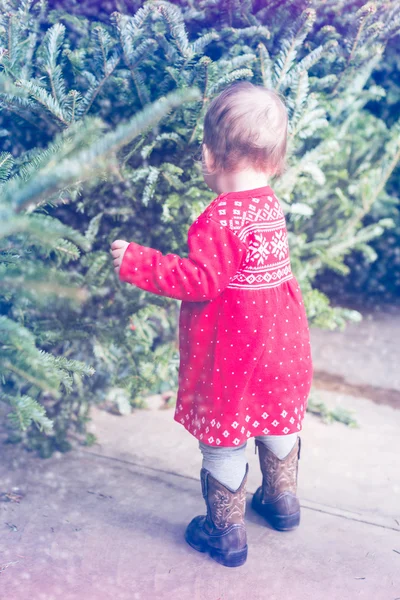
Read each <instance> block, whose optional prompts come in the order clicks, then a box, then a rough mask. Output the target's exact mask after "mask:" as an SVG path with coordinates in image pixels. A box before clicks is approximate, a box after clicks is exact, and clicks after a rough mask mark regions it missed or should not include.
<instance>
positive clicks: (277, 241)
mask: <svg viewBox="0 0 400 600" xmlns="http://www.w3.org/2000/svg"><path fill="white" fill-rule="evenodd" d="M271 252H272V254H273V255H274V256H275V257H276V258H278V259H279V260H282V259H283V258H285V256H286V254H287V252H288V243H287V235H286V233H285V231H284V230H283V229H281V230H280V231H275V233H274V236H273V238H272V240H271Z"/></svg>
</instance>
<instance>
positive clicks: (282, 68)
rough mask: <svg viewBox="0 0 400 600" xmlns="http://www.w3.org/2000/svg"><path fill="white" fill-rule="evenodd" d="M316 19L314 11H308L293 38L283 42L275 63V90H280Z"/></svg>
mask: <svg viewBox="0 0 400 600" xmlns="http://www.w3.org/2000/svg"><path fill="white" fill-rule="evenodd" d="M315 18H316V13H315V10H314V9H307V10H305V11H304V12H303V13H302V14H301V15H300V19H299V22H298V24H297V31H295V32H294V33H293V34H292V36H291V38H289V39H284V40H283V42H282V50H281V51H280V53H279V54H278V57H277V59H276V62H275V86H274V87H275V89H276V90H279V89H280V87H281V85H282V83H283V80H284V78H285V77H286V74H287V73H288V72H289V70H290V68H291V66H292V65H293V63H294V61H295V58H296V55H297V48H298V47H299V46H300V45H301V44H302V43H303V41H304V39H305V38H306V37H307V35H308V32H309V31H310V29H311V28H312V26H313V24H314V22H315Z"/></svg>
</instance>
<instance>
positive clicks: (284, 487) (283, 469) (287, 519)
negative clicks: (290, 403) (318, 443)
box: [251, 438, 301, 531]
mask: <svg viewBox="0 0 400 600" xmlns="http://www.w3.org/2000/svg"><path fill="white" fill-rule="evenodd" d="M256 447H257V448H258V455H259V458H260V467H261V472H262V475H263V482H262V485H261V486H260V487H259V488H258V490H257V491H256V493H255V494H254V496H253V501H252V504H251V505H252V507H253V508H254V510H256V511H257V512H258V513H260V515H262V516H263V517H264V518H265V519H266V520H267V521H268V522H269V523H270V524H271V525H272V526H273V527H274V528H275V529H279V530H280V531H289V530H290V529H294V528H295V527H297V526H298V525H299V523H300V502H299V500H298V498H297V497H296V491H297V472H298V466H299V458H300V447H301V440H300V438H297V441H296V443H295V445H294V447H293V448H292V450H291V451H290V452H289V454H288V455H287V456H286V457H285V458H283V459H282V460H280V459H279V458H278V457H277V456H275V454H274V453H273V452H271V450H268V448H267V447H266V446H265V445H264V444H263V443H262V442H259V441H258V440H256Z"/></svg>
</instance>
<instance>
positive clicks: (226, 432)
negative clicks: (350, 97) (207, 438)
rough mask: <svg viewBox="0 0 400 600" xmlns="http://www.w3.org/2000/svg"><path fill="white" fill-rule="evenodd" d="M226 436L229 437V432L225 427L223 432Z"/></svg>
mask: <svg viewBox="0 0 400 600" xmlns="http://www.w3.org/2000/svg"><path fill="white" fill-rule="evenodd" d="M222 435H223V436H224V437H228V435H229V432H228V431H227V430H226V429H225V431H224V433H223V434H222Z"/></svg>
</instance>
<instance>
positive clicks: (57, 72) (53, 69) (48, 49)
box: [42, 23, 66, 107]
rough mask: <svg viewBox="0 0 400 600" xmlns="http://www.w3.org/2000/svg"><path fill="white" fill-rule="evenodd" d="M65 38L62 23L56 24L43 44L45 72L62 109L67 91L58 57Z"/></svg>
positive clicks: (55, 98)
mask: <svg viewBox="0 0 400 600" xmlns="http://www.w3.org/2000/svg"><path fill="white" fill-rule="evenodd" d="M64 36H65V26H64V25H63V24H62V23H56V24H55V25H53V27H51V28H50V29H49V30H48V31H47V32H46V35H45V37H44V40H43V42H42V47H43V49H44V52H45V63H44V68H43V70H44V71H45V72H46V73H47V75H48V77H49V81H50V86H51V90H52V96H53V98H54V100H55V102H57V104H58V105H59V106H60V107H62V106H63V104H64V101H65V96H66V91H65V83H64V80H63V76H62V71H61V67H60V65H57V57H58V55H59V53H60V50H61V47H62V44H63V41H64Z"/></svg>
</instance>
